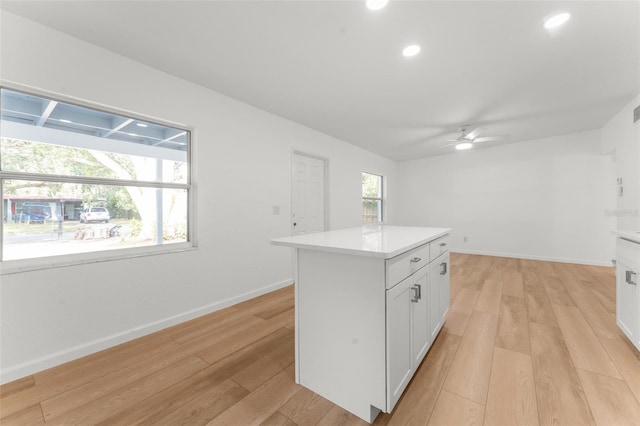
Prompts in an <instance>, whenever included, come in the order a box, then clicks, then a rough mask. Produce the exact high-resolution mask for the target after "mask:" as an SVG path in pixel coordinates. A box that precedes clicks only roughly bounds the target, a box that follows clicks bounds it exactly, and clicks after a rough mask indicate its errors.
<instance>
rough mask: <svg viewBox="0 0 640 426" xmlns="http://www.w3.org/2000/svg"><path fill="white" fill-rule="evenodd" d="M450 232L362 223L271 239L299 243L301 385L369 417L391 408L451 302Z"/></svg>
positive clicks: (297, 284)
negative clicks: (355, 226) (435, 319)
mask: <svg viewBox="0 0 640 426" xmlns="http://www.w3.org/2000/svg"><path fill="white" fill-rule="evenodd" d="M449 231H450V229H448V228H415V227H393V226H392V227H389V226H378V227H368V226H365V227H359V228H349V229H345V230H337V231H328V232H319V233H314V234H305V235H299V236H294V237H287V238H280V239H277V240H273V241H272V243H273V244H276V245H283V246H289V247H293V248H295V252H294V259H295V275H294V280H295V289H296V295H295V297H296V300H295V307H296V320H295V332H296V345H295V348H296V363H295V367H296V383H299V384H301V385H302V386H304V387H306V388H308V389H310V390H312V391H313V392H315V393H317V394H319V395H320V396H322V397H324V398H326V399H328V400H330V401H331V402H333V403H334V404H336V405H339V406H340V407H342V408H344V409H345V410H348V411H350V412H351V413H353V414H355V415H356V416H358V417H360V418H362V419H364V420H366V421H368V422H373V421H374V420H375V418H376V417H377V415H378V414H379V413H380V411H384V412H387V413H388V412H391V410H393V407H394V406H395V404H396V403H397V401H398V399H399V398H400V396H401V395H402V392H403V391H404V389H405V388H406V386H407V384H408V383H409V381H410V380H411V377H412V376H413V374H414V373H415V371H416V369H417V368H418V366H419V365H420V362H421V361H422V360H423V358H424V357H425V355H426V354H427V351H428V350H429V348H430V346H431V343H432V342H433V339H434V338H435V335H436V334H437V332H438V331H439V330H440V329H441V328H442V324H443V318H444V315H446V311H447V310H448V307H449V288H448V287H449V274H448V271H449V266H448V246H447V237H448V234H449ZM434 242H437V244H435V245H434V244H433V243H434ZM443 243H444V244H443ZM442 263H445V264H446V266H442V265H441V264H442ZM436 264H437V265H436ZM434 265H436V266H434ZM432 270H433V271H436V274H435V275H436V279H435V280H432V279H431V276H432V273H431V271H432ZM443 271H445V273H444V274H442V272H443ZM430 297H432V298H433V300H431V301H430ZM432 311H433V312H432ZM432 313H433V315H432ZM431 318H437V319H438V320H437V324H432V323H431ZM432 325H434V326H435V328H433V327H432Z"/></svg>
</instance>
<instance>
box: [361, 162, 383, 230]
mask: <svg viewBox="0 0 640 426" xmlns="http://www.w3.org/2000/svg"><path fill="white" fill-rule="evenodd" d="M365 174H366V175H371V176H376V177H378V178H380V196H379V197H365V195H364V194H362V189H360V193H361V195H362V202H364V201H379V202H380V208H379V210H380V217H379V220H378V221H376V222H364V220H363V221H362V223H364V224H378V225H380V224H383V223H384V220H385V216H386V215H385V201H384V193H385V184H384V181H385V178H384V175H381V174H378V173H371V172H367V171H364V172H362V173H361V177H362V175H365ZM363 219H364V217H363Z"/></svg>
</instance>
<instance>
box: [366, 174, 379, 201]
mask: <svg viewBox="0 0 640 426" xmlns="http://www.w3.org/2000/svg"><path fill="white" fill-rule="evenodd" d="M362 196H363V197H381V196H382V176H378V175H373V174H370V173H362Z"/></svg>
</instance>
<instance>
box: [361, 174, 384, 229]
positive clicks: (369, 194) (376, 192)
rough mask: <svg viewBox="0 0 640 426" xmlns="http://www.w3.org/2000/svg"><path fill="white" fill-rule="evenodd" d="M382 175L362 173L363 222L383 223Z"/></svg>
mask: <svg viewBox="0 0 640 426" xmlns="http://www.w3.org/2000/svg"><path fill="white" fill-rule="evenodd" d="M382 212H383V199H382V176H378V175H374V174H371V173H362V223H382V219H383V217H382Z"/></svg>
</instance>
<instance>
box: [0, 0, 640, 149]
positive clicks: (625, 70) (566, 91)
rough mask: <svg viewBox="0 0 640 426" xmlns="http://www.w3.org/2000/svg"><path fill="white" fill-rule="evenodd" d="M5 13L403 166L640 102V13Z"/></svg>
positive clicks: (622, 8)
mask: <svg viewBox="0 0 640 426" xmlns="http://www.w3.org/2000/svg"><path fill="white" fill-rule="evenodd" d="M0 5H1V7H2V9H5V10H7V11H10V12H13V13H16V14H18V15H21V16H23V17H26V18H28V19H32V20H34V21H37V22H40V23H42V24H44V25H47V26H50V27H53V28H55V29H57V30H60V31H63V32H65V33H68V34H70V35H73V36H75V37H78V38H80V39H83V40H86V41H88V42H90V43H94V44H96V45H98V46H102V47H104V48H106V49H109V50H112V51H114V52H117V53H120V54H122V55H124V56H127V57H129V58H132V59H134V60H137V61H139V62H142V63H145V64H147V65H150V66H152V67H154V68H157V69H160V70H163V71H166V72H168V73H171V74H173V75H176V76H179V77H181V78H184V79H186V80H190V81H192V82H195V83H197V84H200V85H202V86H205V87H208V88H211V89H213V90H216V91H218V92H221V93H224V94H226V95H229V96H231V97H234V98H237V99H239V100H242V101H244V102H247V103H249V104H252V105H255V106H257V107H259V108H262V109H265V110H267V111H270V112H272V113H274V114H277V115H280V116H282V117H286V118H288V119H291V120H293V121H296V122H298V123H301V124H304V125H306V126H308V127H311V128H314V129H317V130H319V131H321V132H323V133H326V134H328V135H331V136H334V137H336V138H339V139H342V140H344V141H347V142H350V143H352V144H355V145H359V146H361V147H363V148H365V149H368V150H370V151H373V152H376V153H379V154H381V155H383V156H385V157H388V158H391V159H395V160H400V161H402V160H409V159H414V158H420V157H426V156H431V155H440V154H444V153H447V152H449V151H454V148H453V147H452V146H450V144H449V143H448V142H445V140H447V139H451V138H455V137H456V136H458V133H457V132H456V129H457V128H458V127H459V126H460V125H461V124H470V125H472V127H475V126H482V128H481V131H480V132H479V136H492V135H502V136H505V137H504V138H502V139H500V140H499V141H498V142H485V143H482V144H478V145H477V146H476V147H474V148H481V147H486V146H493V145H496V144H498V143H514V142H520V141H524V140H531V139H537V138H542V137H548V136H553V135H560V134H566V133H572V132H578V131H583V130H588V129H596V128H600V127H601V126H602V125H603V124H605V123H606V122H607V121H608V119H610V118H611V117H612V116H613V115H614V114H615V113H617V112H618V111H619V110H620V109H621V108H622V107H623V106H625V105H626V104H627V103H628V102H630V101H631V100H632V99H633V97H634V96H635V95H637V94H638V93H640V2H639V1H621V2H617V1H609V0H606V1H584V2H580V1H567V2H556V1H497V2H488V1H478V0H476V1H451V0H449V1H440V2H436V1H399V0H390V3H389V5H388V6H387V7H386V8H385V9H383V10H380V11H377V12H372V11H369V10H368V9H367V8H366V7H365V4H364V0H349V1H330V0H328V1H327V0H325V1H305V0H297V1H286V0H280V1H268V0H259V1H213V0H209V1H202V0H201V1H54V0H49V1H24V0H21V1H8V0H2V2H0ZM558 11H569V12H570V13H571V19H570V20H569V22H568V23H567V24H566V25H565V26H563V27H562V28H560V29H559V30H558V31H556V32H554V33H549V32H548V31H547V30H545V29H544V28H543V27H542V24H543V20H544V18H545V17H547V16H549V15H551V14H554V13H555V12H558ZM410 43H419V44H420V45H421V46H422V52H421V53H420V54H419V55H418V56H416V57H414V58H404V57H403V56H402V55H401V50H402V48H403V47H404V46H405V45H407V44H410ZM87 60H90V58H87ZM141 112H144V111H141ZM447 145H449V146H447Z"/></svg>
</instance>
